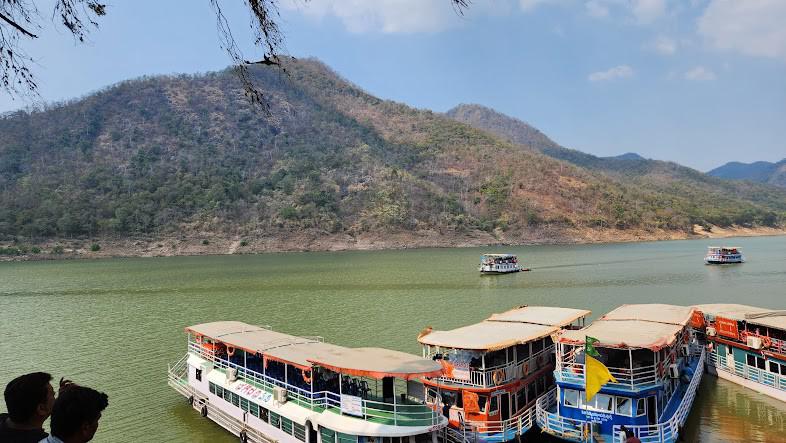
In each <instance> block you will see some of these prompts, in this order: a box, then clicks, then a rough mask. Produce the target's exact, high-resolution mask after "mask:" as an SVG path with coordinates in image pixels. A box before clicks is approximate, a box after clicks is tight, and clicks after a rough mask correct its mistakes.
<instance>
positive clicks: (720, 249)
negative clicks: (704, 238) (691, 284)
mask: <svg viewBox="0 0 786 443" xmlns="http://www.w3.org/2000/svg"><path fill="white" fill-rule="evenodd" d="M743 261H744V257H743V256H742V253H741V252H740V248H739V247H737V246H709V247H708V248H707V255H706V256H705V257H704V263H706V264H726V263H742V262H743Z"/></svg>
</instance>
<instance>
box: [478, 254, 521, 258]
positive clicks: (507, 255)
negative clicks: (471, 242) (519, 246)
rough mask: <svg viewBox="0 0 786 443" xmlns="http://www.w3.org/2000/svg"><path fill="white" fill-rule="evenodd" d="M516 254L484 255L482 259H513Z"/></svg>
mask: <svg viewBox="0 0 786 443" xmlns="http://www.w3.org/2000/svg"><path fill="white" fill-rule="evenodd" d="M515 256H516V254H483V255H481V257H490V258H513V257H515Z"/></svg>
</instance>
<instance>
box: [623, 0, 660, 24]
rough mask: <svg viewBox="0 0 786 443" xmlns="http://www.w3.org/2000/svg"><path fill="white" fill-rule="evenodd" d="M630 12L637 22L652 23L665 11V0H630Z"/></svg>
mask: <svg viewBox="0 0 786 443" xmlns="http://www.w3.org/2000/svg"><path fill="white" fill-rule="evenodd" d="M631 12H632V13H633V16H634V17H636V20H638V22H639V23H642V24H646V23H652V22H654V21H655V20H657V19H659V18H660V17H661V16H662V15H663V14H665V13H666V0H632V2H631Z"/></svg>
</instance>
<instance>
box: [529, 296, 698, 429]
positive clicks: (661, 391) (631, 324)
mask: <svg viewBox="0 0 786 443" xmlns="http://www.w3.org/2000/svg"><path fill="white" fill-rule="evenodd" d="M694 311H695V310H694V308H691V307H684V306H674V305H662V304H643V305H623V306H621V307H619V308H617V309H615V310H613V311H611V312H609V313H608V314H606V315H604V316H603V317H601V318H600V319H599V320H596V321H595V322H593V323H592V324H591V325H589V326H587V327H585V328H583V329H581V330H563V331H561V332H559V333H558V335H557V341H556V369H555V370H554V378H555V381H556V385H557V386H556V388H555V389H552V390H551V391H550V392H549V393H548V394H547V395H545V396H543V397H541V398H540V399H538V402H537V416H536V417H537V423H538V426H539V427H540V428H541V429H542V430H543V431H544V432H547V433H549V434H551V435H553V436H556V437H558V438H560V439H563V440H567V441H573V442H582V443H584V442H605V443H623V442H624V441H625V436H624V433H623V432H622V426H625V428H626V429H628V430H629V431H632V432H633V433H634V435H636V436H637V437H638V438H639V439H640V440H641V441H642V442H645V443H649V442H658V443H671V442H675V441H677V440H678V439H679V437H680V435H679V433H680V431H681V429H682V426H683V425H684V424H685V421H686V419H687V417H688V414H689V413H690V410H691V407H692V405H693V400H694V398H695V396H696V390H697V388H698V386H699V383H700V381H701V377H702V374H703V372H704V371H703V367H704V358H705V354H704V345H703V344H702V343H701V342H700V341H699V340H698V339H697V337H696V336H695V333H694V331H693V328H691V325H690V322H691V319H692V316H693V313H694ZM588 337H590V338H592V339H593V341H594V340H595V339H596V340H597V341H594V351H593V352H595V353H596V354H598V356H597V357H594V358H593V360H595V361H600V362H601V363H602V364H603V365H605V366H606V367H607V369H608V372H609V373H610V374H611V375H612V376H613V377H614V379H615V380H616V381H609V382H608V383H605V384H603V385H602V386H601V388H600V391H598V393H597V394H595V395H594V396H593V397H591V399H590V401H589V402H588V401H586V395H585V389H586V385H587V375H586V371H587V369H586V365H585V361H587V359H588V357H587V356H586V355H585V349H586V344H587V342H588V341H589V339H588ZM592 366H593V368H595V367H596V363H593V364H592Z"/></svg>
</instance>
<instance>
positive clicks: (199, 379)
mask: <svg viewBox="0 0 786 443" xmlns="http://www.w3.org/2000/svg"><path fill="white" fill-rule="evenodd" d="M195 375H196V379H197V381H202V368H197V369H196V374H195Z"/></svg>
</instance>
